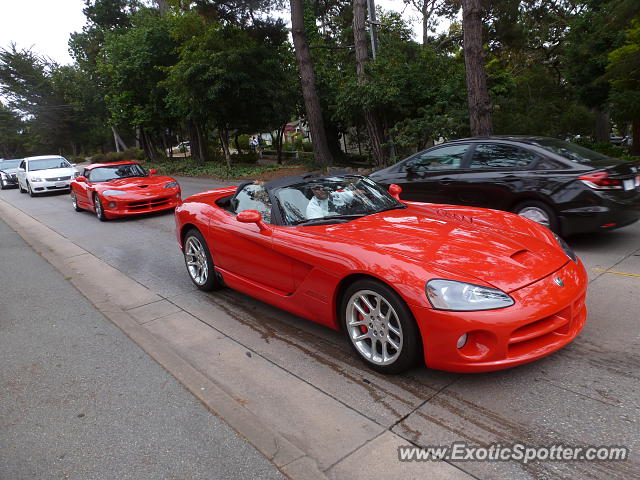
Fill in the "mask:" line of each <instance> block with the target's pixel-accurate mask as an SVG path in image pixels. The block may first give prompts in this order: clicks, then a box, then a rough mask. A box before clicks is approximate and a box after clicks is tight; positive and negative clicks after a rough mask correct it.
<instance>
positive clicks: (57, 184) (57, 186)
mask: <svg viewBox="0 0 640 480" xmlns="http://www.w3.org/2000/svg"><path fill="white" fill-rule="evenodd" d="M66 186H67V184H66V183H65V182H56V188H64V187H66Z"/></svg>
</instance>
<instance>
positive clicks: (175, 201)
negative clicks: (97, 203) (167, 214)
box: [102, 190, 182, 218]
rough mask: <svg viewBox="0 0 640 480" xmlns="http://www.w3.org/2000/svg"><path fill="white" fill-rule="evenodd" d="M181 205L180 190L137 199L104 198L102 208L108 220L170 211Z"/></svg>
mask: <svg viewBox="0 0 640 480" xmlns="http://www.w3.org/2000/svg"><path fill="white" fill-rule="evenodd" d="M181 203H182V198H181V197H180V190H177V191H172V192H168V193H167V194H164V195H158V196H153V197H144V198H137V199H130V198H129V199H122V198H121V197H103V198H102V208H103V210H104V214H105V216H106V217H107V218H115V217H126V216H131V215H140V214H144V213H152V212H159V211H162V210H169V209H172V208H176V207H177V206H178V205H180V204H181Z"/></svg>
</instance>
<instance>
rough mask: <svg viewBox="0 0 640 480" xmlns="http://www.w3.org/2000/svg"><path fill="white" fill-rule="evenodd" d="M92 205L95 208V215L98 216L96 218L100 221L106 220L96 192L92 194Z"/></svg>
mask: <svg viewBox="0 0 640 480" xmlns="http://www.w3.org/2000/svg"><path fill="white" fill-rule="evenodd" d="M93 206H94V208H95V209H96V217H98V220H100V221H101V222H106V221H107V217H105V215H104V210H103V208H102V201H101V200H100V196H99V195H98V194H97V193H96V194H95V195H94V196H93Z"/></svg>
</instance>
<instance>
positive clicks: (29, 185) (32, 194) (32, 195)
mask: <svg viewBox="0 0 640 480" xmlns="http://www.w3.org/2000/svg"><path fill="white" fill-rule="evenodd" d="M27 192H29V196H30V197H31V198H33V197H35V196H36V194H35V192H34V191H33V189H32V188H31V184H30V183H29V182H27Z"/></svg>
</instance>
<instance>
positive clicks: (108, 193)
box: [102, 190, 127, 197]
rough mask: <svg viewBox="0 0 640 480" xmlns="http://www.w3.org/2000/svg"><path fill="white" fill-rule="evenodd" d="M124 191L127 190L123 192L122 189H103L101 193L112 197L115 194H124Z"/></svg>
mask: <svg viewBox="0 0 640 480" xmlns="http://www.w3.org/2000/svg"><path fill="white" fill-rule="evenodd" d="M125 193H127V192H124V191H122V190H105V191H104V192H102V195H105V196H109V197H113V196H116V195H124V194H125Z"/></svg>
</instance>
